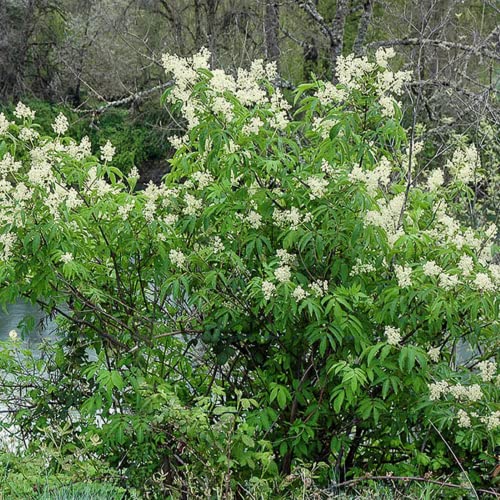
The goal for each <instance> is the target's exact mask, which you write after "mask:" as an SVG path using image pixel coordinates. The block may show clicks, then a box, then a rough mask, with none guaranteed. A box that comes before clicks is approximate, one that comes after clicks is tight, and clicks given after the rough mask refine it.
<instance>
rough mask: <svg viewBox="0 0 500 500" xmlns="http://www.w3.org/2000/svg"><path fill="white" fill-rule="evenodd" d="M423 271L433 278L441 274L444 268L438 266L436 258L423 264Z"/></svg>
mask: <svg viewBox="0 0 500 500" xmlns="http://www.w3.org/2000/svg"><path fill="white" fill-rule="evenodd" d="M422 271H423V272H424V274H425V276H429V277H430V278H432V277H434V276H439V275H440V274H441V273H442V272H443V269H442V268H441V267H440V266H438V265H437V264H436V262H435V261H434V260H429V261H427V262H426V263H425V264H424V265H423V266H422Z"/></svg>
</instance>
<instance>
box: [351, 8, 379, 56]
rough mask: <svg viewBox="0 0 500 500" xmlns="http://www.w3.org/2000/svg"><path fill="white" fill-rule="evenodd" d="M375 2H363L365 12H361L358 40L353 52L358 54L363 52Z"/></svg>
mask: <svg viewBox="0 0 500 500" xmlns="http://www.w3.org/2000/svg"><path fill="white" fill-rule="evenodd" d="M374 3H375V2H374V0H365V1H364V2H363V14H361V18H360V20H359V26H358V34H357V35H356V40H355V41H354V45H353V48H352V50H353V52H354V53H355V54H356V55H358V56H359V55H360V54H361V53H362V52H363V45H364V43H365V38H366V33H367V32H368V28H369V26H370V22H371V20H372V13H373V4H374Z"/></svg>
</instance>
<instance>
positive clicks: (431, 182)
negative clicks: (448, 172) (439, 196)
mask: <svg viewBox="0 0 500 500" xmlns="http://www.w3.org/2000/svg"><path fill="white" fill-rule="evenodd" d="M443 184H444V174H443V171H442V170H441V169H440V168H436V169H434V170H433V171H432V172H431V173H430V174H429V176H428V177H427V188H428V189H429V191H436V190H437V189H438V188H439V187H441V186H442V185H443Z"/></svg>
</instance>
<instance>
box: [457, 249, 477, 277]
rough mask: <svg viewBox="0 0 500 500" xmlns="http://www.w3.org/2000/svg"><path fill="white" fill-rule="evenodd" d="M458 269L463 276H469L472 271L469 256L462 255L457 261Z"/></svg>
mask: <svg viewBox="0 0 500 500" xmlns="http://www.w3.org/2000/svg"><path fill="white" fill-rule="evenodd" d="M458 267H459V269H460V270H461V271H462V274H463V275H464V276H470V275H471V274H472V271H473V270H474V261H473V260H472V257H471V256H469V255H465V254H464V255H462V257H460V260H459V261H458Z"/></svg>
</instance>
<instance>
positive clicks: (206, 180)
mask: <svg viewBox="0 0 500 500" xmlns="http://www.w3.org/2000/svg"><path fill="white" fill-rule="evenodd" d="M192 178H193V180H194V181H195V182H197V183H198V189H200V190H201V189H205V188H206V187H208V186H210V184H213V182H214V177H213V175H212V174H211V173H210V172H195V173H194V174H193V175H192Z"/></svg>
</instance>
